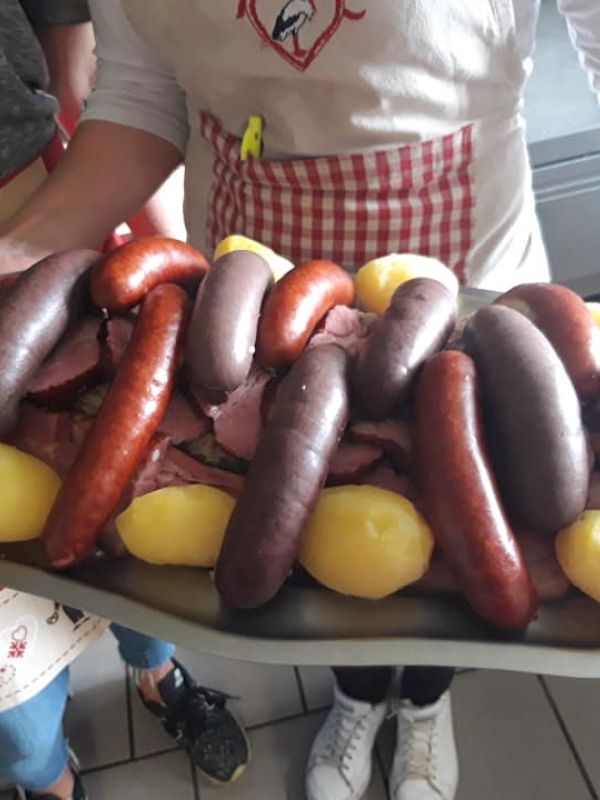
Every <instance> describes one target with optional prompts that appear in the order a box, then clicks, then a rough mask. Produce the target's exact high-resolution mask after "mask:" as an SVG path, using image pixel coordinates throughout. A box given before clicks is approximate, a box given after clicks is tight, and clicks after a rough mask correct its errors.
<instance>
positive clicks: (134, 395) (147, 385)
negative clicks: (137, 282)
mask: <svg viewBox="0 0 600 800" xmlns="http://www.w3.org/2000/svg"><path fill="white" fill-rule="evenodd" d="M187 312H188V301H187V297H186V294H185V292H184V291H183V289H181V288H180V287H179V286H175V285H173V284H163V285H161V286H157V287H156V288H154V289H152V290H151V291H150V292H149V293H148V295H147V296H146V297H145V299H144V301H143V304H142V308H141V311H140V314H139V317H138V320H137V322H136V326H135V330H134V332H133V336H132V337H131V341H130V343H129V345H128V347H127V350H126V352H125V355H124V357H123V360H122V362H121V364H120V365H119V369H118V371H117V374H116V376H115V379H114V381H113V383H112V385H111V387H110V390H109V392H108V394H107V396H106V398H105V400H104V402H103V403H102V406H101V407H100V411H99V413H98V416H97V417H96V419H95V421H94V424H93V425H92V428H91V429H90V431H89V433H88V435H87V436H86V438H85V441H84V443H83V445H82V447H81V449H80V451H79V453H78V455H77V458H76V460H75V463H74V464H73V466H72V468H71V470H70V471H69V473H68V475H67V477H66V479H65V482H64V483H63V485H62V488H61V490H60V492H59V494H58V496H57V498H56V501H55V503H54V505H53V507H52V509H51V511H50V515H49V517H48V520H47V522H46V527H45V529H44V532H43V534H42V538H43V542H44V547H45V551H46V555H47V557H48V560H49V562H50V564H51V565H52V566H54V567H59V568H64V567H69V566H72V565H73V564H75V563H76V562H77V561H79V560H80V559H81V558H83V557H84V556H85V554H86V553H87V552H88V551H89V550H90V548H91V547H92V546H93V545H94V543H95V542H96V539H97V537H98V536H99V535H100V533H101V532H102V529H103V528H104V526H105V524H106V522H107V521H108V519H109V518H110V516H111V514H112V513H113V511H114V509H115V508H116V507H117V504H118V502H119V499H120V497H121V494H122V493H123V491H124V490H125V488H126V487H127V485H128V484H129V482H130V480H131V478H132V477H133V475H134V473H135V471H136V468H137V466H138V462H139V460H140V458H142V456H143V455H144V453H145V452H146V450H147V448H148V445H149V443H150V440H151V438H152V435H153V434H154V433H155V431H156V430H157V428H158V425H159V424H160V421H161V420H162V418H163V416H164V413H165V410H166V407H167V404H168V402H169V397H170V395H171V391H172V389H173V384H174V381H175V375H176V371H177V368H178V366H179V362H180V356H181V350H182V345H183V337H184V335H185V327H186V322H187V316H188V313H187Z"/></svg>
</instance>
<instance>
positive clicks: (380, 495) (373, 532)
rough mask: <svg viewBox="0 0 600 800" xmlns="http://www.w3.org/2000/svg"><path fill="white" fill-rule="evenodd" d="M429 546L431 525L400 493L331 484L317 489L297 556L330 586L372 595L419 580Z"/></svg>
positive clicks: (373, 596)
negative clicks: (317, 498)
mask: <svg viewBox="0 0 600 800" xmlns="http://www.w3.org/2000/svg"><path fill="white" fill-rule="evenodd" d="M432 551H433V535H432V533H431V530H430V529H429V527H428V525H427V523H426V522H425V520H424V519H423V517H422V516H421V515H420V514H419V512H418V511H417V510H416V509H415V507H414V506H413V504H412V503H411V502H410V501H409V500H407V499H406V498H405V497H402V496H401V495H399V494H396V493H395V492H389V491H387V490H385V489H378V488H376V487H374V486H336V487H334V488H331V489H325V490H324V491H323V492H322V494H321V497H320V499H319V502H318V504H317V507H316V509H315V512H314V514H313V516H312V518H311V521H310V523H309V525H308V528H307V530H306V532H305V534H304V537H303V540H302V546H301V550H300V557H299V558H300V563H301V564H302V565H303V566H304V568H305V569H306V570H308V572H310V574H311V575H312V576H313V577H314V578H316V580H318V581H319V583H322V584H323V585H324V586H327V587H328V588H329V589H333V590H334V591H336V592H340V593H341V594H349V595H353V596H355V597H366V598H370V599H373V600H377V599H380V598H382V597H386V596H387V595H389V594H392V593H393V592H397V591H398V590H399V589H401V588H402V587H403V586H407V585H408V584H409V583H413V582H414V581H417V580H419V578H421V577H422V576H423V575H424V573H425V572H426V571H427V569H428V567H429V562H430V559H431V553H432Z"/></svg>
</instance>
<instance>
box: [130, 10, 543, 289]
mask: <svg viewBox="0 0 600 800" xmlns="http://www.w3.org/2000/svg"><path fill="white" fill-rule="evenodd" d="M123 5H124V7H125V10H126V12H127V13H128V16H129V18H130V20H131V22H132V24H133V26H134V28H135V29H136V30H137V32H138V33H139V34H140V35H141V36H142V38H143V39H145V40H146V41H147V42H148V43H149V44H150V46H151V47H153V48H154V49H155V50H156V51H157V53H158V54H159V55H160V56H161V57H162V58H163V59H164V60H165V61H166V63H168V64H169V65H171V66H172V68H173V70H174V72H175V74H176V77H177V80H178V82H179V84H180V85H181V86H182V87H183V89H184V90H185V92H186V96H187V103H188V110H189V119H190V139H189V144H188V151H187V154H186V189H187V191H186V220H187V226H188V233H189V237H190V240H191V241H192V242H193V243H194V244H195V245H197V246H198V247H200V248H201V249H206V250H208V251H210V250H211V249H212V247H213V246H214V244H215V243H216V242H217V241H218V240H219V239H220V238H222V237H223V236H224V235H226V234H228V233H244V234H247V235H249V236H252V237H254V238H257V239H259V240H261V241H263V242H264V243H266V244H268V245H271V246H273V247H274V248H275V249H277V250H279V251H280V252H282V254H283V255H285V256H287V257H289V258H291V259H292V260H294V261H296V262H298V261H301V260H303V259H306V258H312V257H325V258H332V259H334V260H336V261H338V262H340V263H342V264H344V265H345V266H347V267H350V268H352V267H356V266H359V265H360V264H362V263H363V262H364V261H366V260H367V259H370V258H373V257H376V256H379V255H383V254H385V253H387V252H389V251H413V252H420V253H423V254H427V255H433V256H437V257H438V258H441V259H442V260H444V261H446V262H447V263H448V264H449V266H451V267H452V268H453V269H454V270H455V271H456V273H457V275H458V277H459V279H460V281H461V283H463V284H471V285H475V286H479V287H487V288H496V289H503V288H507V287H509V286H511V285H513V284H515V283H517V282H522V281H532V280H544V279H547V278H548V267H547V262H546V258H545V254H544V250H543V246H542V244H541V238H540V234H539V228H538V224H537V221H536V218H535V214H534V204H533V194H532V190H531V171H530V167H529V161H528V156H527V149H526V141H525V131H524V123H523V120H522V117H521V115H520V107H521V94H522V89H523V84H524V81H525V77H526V74H525V68H524V65H523V63H522V61H521V59H520V57H519V54H518V51H517V45H516V36H515V21H514V16H513V7H512V0H380V2H378V3H367V2H366V0H287V1H286V0H227V1H226V2H220V3H214V2H210V0H177V2H175V3H173V2H170V0H153V3H152V13H149V11H148V5H147V3H145V2H143V0H123ZM250 115H259V116H262V118H263V119H264V122H265V136H264V144H265V148H264V152H263V156H262V158H261V159H260V160H252V161H246V162H244V161H241V160H240V158H239V154H240V137H241V136H242V134H243V132H244V130H245V127H246V123H247V120H248V117H249V116H250Z"/></svg>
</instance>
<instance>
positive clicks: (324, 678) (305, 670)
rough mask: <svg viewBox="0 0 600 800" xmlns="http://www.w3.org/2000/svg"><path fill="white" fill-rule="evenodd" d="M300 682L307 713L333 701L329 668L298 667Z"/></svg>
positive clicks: (331, 677)
mask: <svg viewBox="0 0 600 800" xmlns="http://www.w3.org/2000/svg"><path fill="white" fill-rule="evenodd" d="M298 671H299V673H300V680H301V681H302V687H303V689H304V696H305V697H306V704H307V706H308V709H309V711H313V710H314V709H316V708H325V706H329V705H331V703H332V701H333V673H332V671H331V669H330V668H329V667H300V668H299V670H298Z"/></svg>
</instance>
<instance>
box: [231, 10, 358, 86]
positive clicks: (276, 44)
mask: <svg viewBox="0 0 600 800" xmlns="http://www.w3.org/2000/svg"><path fill="white" fill-rule="evenodd" d="M347 2H348V0H319V8H317V0H239V2H238V10H237V18H238V19H242V18H243V17H248V19H249V20H250V22H251V23H252V26H253V27H254V29H255V30H256V32H257V33H258V35H259V36H260V38H261V39H262V40H263V41H264V42H266V43H267V44H268V45H269V46H270V47H272V48H273V49H274V50H275V52H276V53H278V54H279V55H280V56H281V57H282V58H284V59H285V60H286V61H287V62H288V63H289V64H291V65H292V66H293V67H295V69H298V70H300V71H301V72H304V70H306V69H308V68H309V67H310V65H311V64H312V63H313V61H314V60H315V58H316V57H317V56H318V55H319V53H320V52H321V50H322V49H323V48H324V47H325V45H326V44H327V42H329V41H330V40H331V39H332V38H333V36H334V35H335V33H336V32H337V30H338V28H339V27H340V25H341V24H342V22H343V21H344V20H345V19H349V20H360V19H363V18H364V16H365V14H366V13H367V12H366V9H365V10H363V11H352V10H351V9H349V8H346V3H347ZM259 6H260V9H259Z"/></svg>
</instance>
